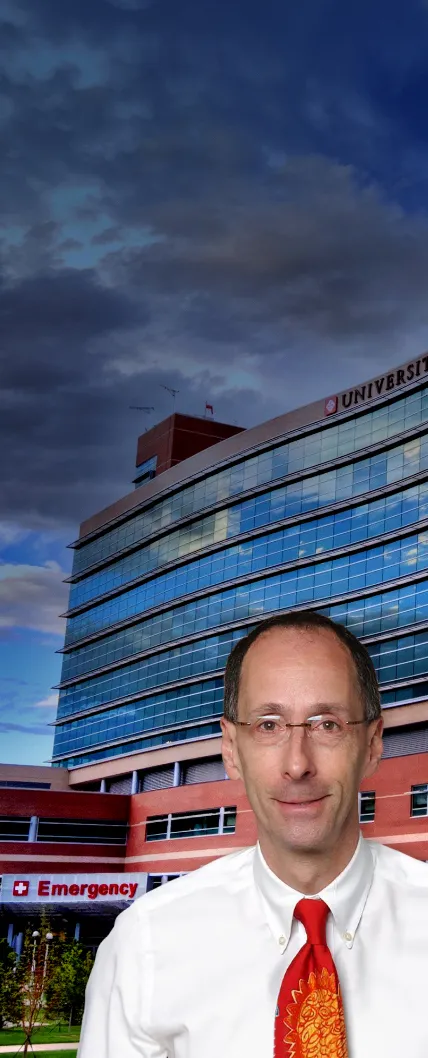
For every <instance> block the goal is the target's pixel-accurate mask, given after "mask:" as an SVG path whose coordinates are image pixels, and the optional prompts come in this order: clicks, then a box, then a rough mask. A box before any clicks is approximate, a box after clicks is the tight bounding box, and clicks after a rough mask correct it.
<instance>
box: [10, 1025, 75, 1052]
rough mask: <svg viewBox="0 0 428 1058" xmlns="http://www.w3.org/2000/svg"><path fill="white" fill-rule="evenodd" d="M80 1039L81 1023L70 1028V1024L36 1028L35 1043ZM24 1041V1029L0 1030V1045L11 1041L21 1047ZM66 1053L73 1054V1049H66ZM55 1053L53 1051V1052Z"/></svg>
mask: <svg viewBox="0 0 428 1058" xmlns="http://www.w3.org/2000/svg"><path fill="white" fill-rule="evenodd" d="M79 1039H80V1025H72V1026H71V1029H69V1027H68V1025H61V1026H60V1027H58V1025H42V1026H41V1028H39V1029H34V1033H33V1043H78V1042H79ZM23 1042H24V1033H23V1031H22V1029H2V1030H1V1031H0V1047H1V1046H3V1047H7V1045H8V1044H9V1043H10V1044H11V1046H13V1045H14V1044H16V1045H17V1046H18V1047H19V1044H20V1043H23ZM65 1053H66V1054H67V1053H68V1054H69V1055H71V1056H72V1055H73V1051H68V1052H67V1051H66V1052H65ZM52 1054H53V1052H52Z"/></svg>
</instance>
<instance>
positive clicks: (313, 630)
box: [238, 623, 359, 693]
mask: <svg viewBox="0 0 428 1058" xmlns="http://www.w3.org/2000/svg"><path fill="white" fill-rule="evenodd" d="M278 632H279V634H280V635H281V636H290V634H294V635H297V636H299V637H301V636H306V637H307V638H308V639H314V638H315V636H318V637H319V636H321V637H324V636H328V638H329V639H333V640H334V641H335V643H337V645H338V646H339V647H341V649H342V651H343V653H344V654H345V655H346V657H347V658H348V659H349V661H350V662H351V665H352V668H353V670H354V672H355V676H356V679H357V682H359V681H358V669H357V666H356V663H355V658H354V656H353V654H352V651H351V649H350V647H349V646H348V645H347V643H346V642H345V641H344V640H343V639H342V638H341V637H340V635H338V634H337V633H336V632H335V631H334V628H329V627H327V626H324V627H323V626H321V625H315V624H313V625H310V624H308V625H303V624H302V625H297V624H295V625H293V624H289V625H286V624H279V623H278V624H276V625H274V624H272V625H271V626H270V628H266V629H264V630H263V631H262V632H260V633H259V635H258V636H257V639H254V641H253V642H252V643H250V646H249V647H248V650H246V652H245V654H244V657H243V658H242V662H241V665H240V670H239V683H238V693H239V686H240V683H241V677H242V673H243V671H244V666H245V662H246V660H247V658H248V657H249V656H250V655H251V652H252V650H253V648H254V647H256V646H257V644H258V643H260V642H261V641H263V640H264V639H267V638H268V636H271V635H272V633H278Z"/></svg>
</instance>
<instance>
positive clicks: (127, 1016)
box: [77, 905, 169, 1058]
mask: <svg viewBox="0 0 428 1058" xmlns="http://www.w3.org/2000/svg"><path fill="white" fill-rule="evenodd" d="M138 912H140V909H138V911H137V907H136V905H133V907H131V908H129V910H127V911H123V912H122V914H120V915H118V917H117V919H116V922H115V924H114V927H113V929H112V931H111V933H110V934H109V936H108V937H106V939H105V940H103V941H102V943H101V944H100V947H99V949H98V952H97V955H96V959H95V963H94V966H93V968H92V972H91V975H90V978H89V981H88V984H87V988H86V997H85V999H86V1001H85V1011H84V1015H83V1022H82V1032H81V1037H80V1046H79V1050H78V1052H77V1058H119V1056H120V1058H169V1056H168V1051H167V1050H166V1049H165V1047H164V1045H163V1044H162V1042H161V1041H160V1040H156V1039H155V1038H154V1037H153V1036H152V1035H151V1033H150V1031H149V1027H148V1025H147V1015H148V1012H149V1010H150V1004H151V996H152V990H153V984H154V982H153V969H152V967H153V953H152V952H151V951H150V947H149V944H148V935H147V930H146V929H145V928H144V926H145V923H144V919H145V916H144V915H142V914H141V913H140V914H139V915H138Z"/></svg>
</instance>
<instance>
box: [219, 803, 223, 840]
mask: <svg viewBox="0 0 428 1058" xmlns="http://www.w3.org/2000/svg"><path fill="white" fill-rule="evenodd" d="M223 830H224V806H223V808H220V819H219V821H218V832H219V834H223Z"/></svg>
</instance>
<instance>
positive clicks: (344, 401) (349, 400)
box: [324, 356, 428, 415]
mask: <svg viewBox="0 0 428 1058" xmlns="http://www.w3.org/2000/svg"><path fill="white" fill-rule="evenodd" d="M427 372H428V356H422V357H421V358H420V359H419V360H411V361H410V363H409V364H406V366H405V367H400V368H398V369H397V370H396V371H391V372H389V374H387V375H381V376H380V378H375V379H374V380H373V381H372V382H366V383H365V384H364V385H363V386H357V387H356V388H355V389H348V390H347V392H346V393H341V394H340V397H327V400H326V401H325V405H324V414H325V415H333V413H334V412H336V411H345V410H346V409H347V408H353V407H355V405H356V404H364V403H365V402H366V401H367V400H373V398H374V397H381V396H385V395H386V394H387V393H390V392H391V391H392V390H394V389H397V387H400V386H405V385H406V383H407V382H414V381H416V379H417V378H420V376H421V375H425V374H427Z"/></svg>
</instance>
